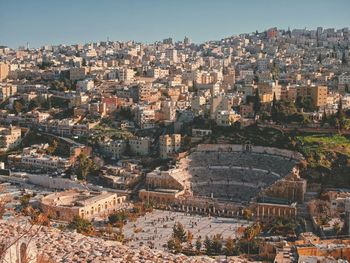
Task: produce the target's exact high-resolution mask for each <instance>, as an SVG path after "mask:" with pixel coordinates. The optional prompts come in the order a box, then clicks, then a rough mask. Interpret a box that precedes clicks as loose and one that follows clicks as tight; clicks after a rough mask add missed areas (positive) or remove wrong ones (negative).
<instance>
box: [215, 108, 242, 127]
mask: <svg viewBox="0 0 350 263" xmlns="http://www.w3.org/2000/svg"><path fill="white" fill-rule="evenodd" d="M240 119H241V115H239V114H237V113H236V112H234V111H233V110H230V111H228V110H221V111H218V112H217V114H216V118H215V122H216V124H217V125H218V126H231V125H233V124H234V123H235V122H236V121H239V120H240Z"/></svg>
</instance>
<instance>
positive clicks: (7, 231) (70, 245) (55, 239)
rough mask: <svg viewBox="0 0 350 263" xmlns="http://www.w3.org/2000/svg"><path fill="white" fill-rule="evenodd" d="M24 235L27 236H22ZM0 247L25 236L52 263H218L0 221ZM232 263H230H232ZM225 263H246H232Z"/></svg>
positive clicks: (52, 229)
mask: <svg viewBox="0 0 350 263" xmlns="http://www.w3.org/2000/svg"><path fill="white" fill-rule="evenodd" d="M26 232H28V233H26ZM0 233H1V234H0V244H11V241H12V240H15V239H16V238H17V237H19V236H21V235H22V234H23V233H26V235H25V236H24V237H26V238H28V237H29V238H30V237H31V241H30V242H33V243H34V244H35V245H36V248H37V251H38V252H37V253H38V254H39V255H42V256H44V257H45V258H48V259H51V260H52V261H53V262H55V263H60V262H65V263H70V262H86V263H87V262H91V263H102V262H104V263H109V262H116V263H117V262H120V263H126V262H137V263H138V262H140V263H141V262H142V263H156V262H161V263H163V262H164V263H166V262H169V263H172V262H174V263H176V262H178V263H201V262H203V263H206V262H218V261H216V260H214V259H211V258H209V257H206V256H202V257H188V256H185V255H182V254H177V255H175V254H171V253H169V252H165V251H159V250H152V249H150V248H148V247H141V248H138V249H131V248H130V247H127V246H125V245H123V244H121V243H120V242H116V241H105V240H103V239H100V238H93V237H87V236H84V235H82V234H78V233H74V232H68V231H60V230H58V229H56V228H49V227H40V229H39V226H33V227H32V228H30V225H29V224H28V223H23V222H22V223H19V222H8V221H2V220H0ZM232 260H233V261H232ZM232 260H230V261H229V262H246V261H244V260H242V259H237V258H236V259H232Z"/></svg>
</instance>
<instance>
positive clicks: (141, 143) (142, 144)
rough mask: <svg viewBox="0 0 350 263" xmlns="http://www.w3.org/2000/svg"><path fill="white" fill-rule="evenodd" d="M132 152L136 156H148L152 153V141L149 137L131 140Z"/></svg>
mask: <svg viewBox="0 0 350 263" xmlns="http://www.w3.org/2000/svg"><path fill="white" fill-rule="evenodd" d="M129 146H130V151H131V153H132V154H135V155H141V156H143V155H147V154H149V152H150V147H151V139H150V138H148V137H134V138H131V139H129Z"/></svg>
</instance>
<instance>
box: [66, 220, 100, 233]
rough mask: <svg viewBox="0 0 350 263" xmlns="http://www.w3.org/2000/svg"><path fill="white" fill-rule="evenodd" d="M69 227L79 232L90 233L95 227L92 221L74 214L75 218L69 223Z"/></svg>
mask: <svg viewBox="0 0 350 263" xmlns="http://www.w3.org/2000/svg"><path fill="white" fill-rule="evenodd" d="M68 228H69V229H74V230H76V231H77V232H78V233H82V234H87V235H90V234H92V233H94V231H95V230H94V227H93V225H92V224H91V222H90V221H89V220H87V219H84V218H81V217H79V216H74V218H73V220H72V221H71V222H70V223H69V224H68Z"/></svg>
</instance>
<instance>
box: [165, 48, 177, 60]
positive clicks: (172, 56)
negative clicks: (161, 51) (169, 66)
mask: <svg viewBox="0 0 350 263" xmlns="http://www.w3.org/2000/svg"><path fill="white" fill-rule="evenodd" d="M165 58H166V59H168V60H170V61H172V62H174V63H176V62H177V50H176V49H167V50H165Z"/></svg>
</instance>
